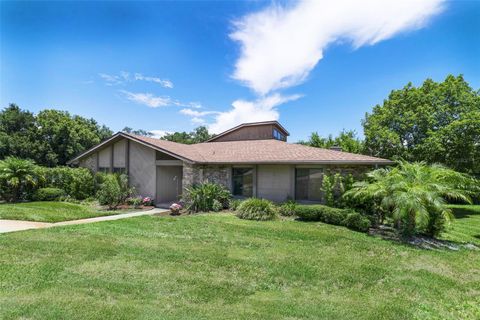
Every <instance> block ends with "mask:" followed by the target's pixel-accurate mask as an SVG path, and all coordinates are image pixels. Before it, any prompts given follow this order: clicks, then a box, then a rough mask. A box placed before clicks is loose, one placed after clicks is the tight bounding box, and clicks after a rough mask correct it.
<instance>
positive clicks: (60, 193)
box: [33, 188, 65, 201]
mask: <svg viewBox="0 0 480 320" xmlns="http://www.w3.org/2000/svg"><path fill="white" fill-rule="evenodd" d="M63 197H65V191H64V190H63V189H59V188H40V189H38V190H37V191H35V195H34V196H33V199H34V200H36V201H58V200H61V199H62V198H63Z"/></svg>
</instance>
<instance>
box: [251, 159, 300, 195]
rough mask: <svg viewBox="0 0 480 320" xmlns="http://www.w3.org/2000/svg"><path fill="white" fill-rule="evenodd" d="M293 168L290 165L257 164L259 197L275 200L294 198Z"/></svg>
mask: <svg viewBox="0 0 480 320" xmlns="http://www.w3.org/2000/svg"><path fill="white" fill-rule="evenodd" d="M292 168H293V167H292V166H290V165H259V166H257V197H258V198H265V199H269V200H272V201H275V202H282V201H285V200H287V199H289V198H291V199H293V196H294V195H293V194H291V191H292V189H293V188H291V186H292V184H293V183H295V181H293V179H292Z"/></svg>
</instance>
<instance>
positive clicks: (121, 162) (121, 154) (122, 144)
mask: <svg viewBox="0 0 480 320" xmlns="http://www.w3.org/2000/svg"><path fill="white" fill-rule="evenodd" d="M126 151H127V140H126V139H122V140H120V141H118V142H115V143H114V144H113V167H114V168H125V167H126V163H127V161H126V156H127V153H126Z"/></svg>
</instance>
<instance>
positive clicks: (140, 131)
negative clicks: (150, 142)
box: [122, 127, 153, 137]
mask: <svg viewBox="0 0 480 320" xmlns="http://www.w3.org/2000/svg"><path fill="white" fill-rule="evenodd" d="M122 131H123V132H126V133H133V134H136V135H138V136H145V137H151V136H153V133H151V132H150V131H147V130H143V129H137V130H134V129H132V128H130V127H125V128H123V129H122Z"/></svg>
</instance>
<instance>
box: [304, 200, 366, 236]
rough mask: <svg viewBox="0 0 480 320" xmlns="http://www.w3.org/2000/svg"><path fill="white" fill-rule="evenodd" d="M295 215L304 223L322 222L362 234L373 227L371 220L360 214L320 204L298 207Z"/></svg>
mask: <svg viewBox="0 0 480 320" xmlns="http://www.w3.org/2000/svg"><path fill="white" fill-rule="evenodd" d="M295 213H296V215H297V216H298V217H299V218H300V220H303V221H321V222H324V223H328V224H333V225H337V226H344V227H347V228H349V229H353V230H357V231H362V232H366V231H368V228H370V226H371V222H370V219H368V218H367V217H366V216H364V215H362V214H360V213H358V212H355V211H352V210H348V209H338V208H332V207H328V206H324V205H320V204H318V205H298V206H297V207H296V209H295Z"/></svg>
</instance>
